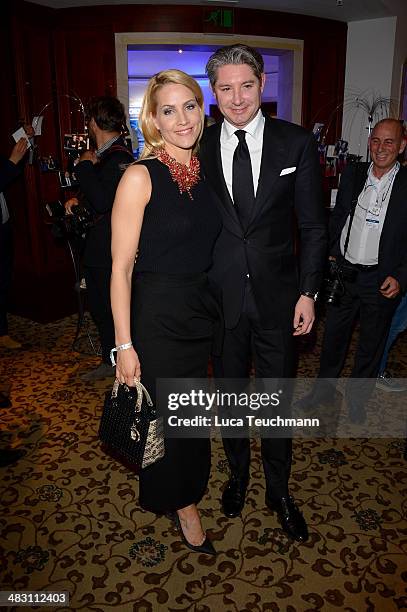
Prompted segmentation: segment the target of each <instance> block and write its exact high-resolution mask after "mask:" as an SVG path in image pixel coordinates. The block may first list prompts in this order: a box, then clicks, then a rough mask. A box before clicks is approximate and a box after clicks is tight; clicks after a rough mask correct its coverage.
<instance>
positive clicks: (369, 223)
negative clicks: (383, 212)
mask: <svg viewBox="0 0 407 612" xmlns="http://www.w3.org/2000/svg"><path fill="white" fill-rule="evenodd" d="M366 227H367V228H368V229H369V230H371V231H373V232H377V231H378V229H379V219H372V218H368V217H366Z"/></svg>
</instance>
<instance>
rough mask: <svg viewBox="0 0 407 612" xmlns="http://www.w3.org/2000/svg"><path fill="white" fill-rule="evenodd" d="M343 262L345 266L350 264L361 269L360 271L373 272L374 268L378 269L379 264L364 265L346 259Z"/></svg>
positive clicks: (356, 268)
mask: <svg viewBox="0 0 407 612" xmlns="http://www.w3.org/2000/svg"><path fill="white" fill-rule="evenodd" d="M345 263H346V265H347V266H352V268H355V270H362V271H370V272H373V271H374V270H378V269H379V264H373V265H372V266H365V264H355V263H352V262H350V261H348V260H347V259H345Z"/></svg>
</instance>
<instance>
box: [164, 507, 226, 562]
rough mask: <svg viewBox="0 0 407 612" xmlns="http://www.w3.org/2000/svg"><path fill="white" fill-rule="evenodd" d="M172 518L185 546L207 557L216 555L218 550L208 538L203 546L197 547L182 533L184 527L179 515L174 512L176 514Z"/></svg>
mask: <svg viewBox="0 0 407 612" xmlns="http://www.w3.org/2000/svg"><path fill="white" fill-rule="evenodd" d="M171 518H172V520H173V521H174V523H175V526H176V528H177V529H178V531H179V532H180V534H181V537H182V541H183V542H184V544H185V546H187V547H188V548H189V549H190V550H193V551H194V552H197V553H203V554H205V555H216V550H215V549H214V547H213V544H212V542H211V541H210V539H209V538H208V536H206V537H205V540H204V541H203V542H202V544H199V545H198V546H195V545H194V544H191V543H190V542H188V540H187V539H186V537H185V534H184V532H183V531H182V525H181V521H180V520H179V516H178V514H177V513H176V512H174V514H172V515H171Z"/></svg>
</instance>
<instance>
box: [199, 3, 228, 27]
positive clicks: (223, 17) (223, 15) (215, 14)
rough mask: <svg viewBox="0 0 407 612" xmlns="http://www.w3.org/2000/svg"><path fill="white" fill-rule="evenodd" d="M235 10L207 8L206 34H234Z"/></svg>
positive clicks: (204, 21) (204, 22)
mask: <svg viewBox="0 0 407 612" xmlns="http://www.w3.org/2000/svg"><path fill="white" fill-rule="evenodd" d="M233 17H234V15H233V9H228V8H215V7H214V8H212V7H211V8H205V9H204V18H203V25H204V27H203V31H204V32H233V25H234V19H233Z"/></svg>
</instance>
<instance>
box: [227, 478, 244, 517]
mask: <svg viewBox="0 0 407 612" xmlns="http://www.w3.org/2000/svg"><path fill="white" fill-rule="evenodd" d="M246 489H247V480H243V479H242V478H239V477H238V476H232V477H231V479H230V480H229V482H228V483H227V485H226V488H225V490H224V491H223V494H222V510H223V514H224V515H225V516H227V517H228V518H235V517H236V516H239V514H240V513H241V512H242V510H243V506H244V500H245V497H246Z"/></svg>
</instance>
